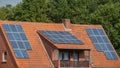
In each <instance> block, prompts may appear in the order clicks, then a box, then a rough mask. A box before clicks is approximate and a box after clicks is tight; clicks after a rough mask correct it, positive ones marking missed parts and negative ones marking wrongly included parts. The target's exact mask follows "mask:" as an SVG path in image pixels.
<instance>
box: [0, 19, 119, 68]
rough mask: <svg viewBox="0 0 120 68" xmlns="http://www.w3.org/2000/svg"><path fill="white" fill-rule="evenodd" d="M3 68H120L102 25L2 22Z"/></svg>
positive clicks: (0, 63)
mask: <svg viewBox="0 0 120 68" xmlns="http://www.w3.org/2000/svg"><path fill="white" fill-rule="evenodd" d="M0 68H120V58H119V56H118V55H117V53H116V51H115V49H114V47H113V45H112V44H111V42H110V40H109V38H108V37H107V35H106V33H105V31H104V29H103V27H102V26H101V25H79V24H71V23H70V20H69V19H65V20H64V21H63V22H62V23H61V24H60V23H59V24H56V23H42V22H41V23H36V22H20V21H0Z"/></svg>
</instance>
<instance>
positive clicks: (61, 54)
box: [59, 51, 69, 60]
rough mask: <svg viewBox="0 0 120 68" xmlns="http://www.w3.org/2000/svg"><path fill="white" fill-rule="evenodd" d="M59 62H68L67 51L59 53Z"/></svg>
mask: <svg viewBox="0 0 120 68" xmlns="http://www.w3.org/2000/svg"><path fill="white" fill-rule="evenodd" d="M59 60H69V53H68V52H67V51H63V52H62V51H60V52H59Z"/></svg>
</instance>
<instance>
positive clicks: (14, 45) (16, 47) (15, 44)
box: [10, 41, 18, 49]
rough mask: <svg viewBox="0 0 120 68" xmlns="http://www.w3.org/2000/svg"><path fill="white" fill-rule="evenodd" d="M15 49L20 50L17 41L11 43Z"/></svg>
mask: <svg viewBox="0 0 120 68" xmlns="http://www.w3.org/2000/svg"><path fill="white" fill-rule="evenodd" d="M10 43H11V45H12V48H13V49H18V46H17V43H16V41H10Z"/></svg>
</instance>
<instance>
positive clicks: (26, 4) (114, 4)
mask: <svg viewBox="0 0 120 68" xmlns="http://www.w3.org/2000/svg"><path fill="white" fill-rule="evenodd" d="M0 15H1V16H0V19H1V20H18V21H31V22H56V23H58V22H61V21H62V19H65V18H68V19H71V22H72V23H73V24H101V25H102V26H103V27H104V29H105V31H106V34H107V35H108V36H109V38H110V40H111V41H112V44H113V45H114V47H115V49H116V51H117V52H118V54H119V55H120V29H119V28H120V0H23V1H22V2H21V3H19V4H18V5H16V6H14V7H11V5H6V6H5V7H0Z"/></svg>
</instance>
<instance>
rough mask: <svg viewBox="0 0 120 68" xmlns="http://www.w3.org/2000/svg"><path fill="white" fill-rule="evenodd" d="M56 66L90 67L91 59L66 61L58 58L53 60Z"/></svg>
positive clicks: (59, 67)
mask: <svg viewBox="0 0 120 68" xmlns="http://www.w3.org/2000/svg"><path fill="white" fill-rule="evenodd" d="M53 63H54V66H55V68H64V67H67V68H68V67H76V68H78V67H86V68H87V67H89V61H87V60H84V61H66V60H62V61H60V60H57V61H53Z"/></svg>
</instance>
